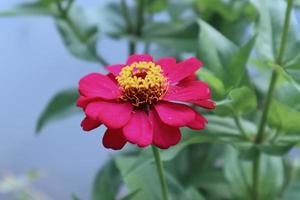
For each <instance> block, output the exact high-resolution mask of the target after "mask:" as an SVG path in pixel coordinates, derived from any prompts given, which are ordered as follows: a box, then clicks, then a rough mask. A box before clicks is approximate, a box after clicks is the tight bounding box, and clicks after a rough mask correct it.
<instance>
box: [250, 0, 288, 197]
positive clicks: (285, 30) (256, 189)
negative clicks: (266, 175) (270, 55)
mask: <svg viewBox="0 0 300 200" xmlns="http://www.w3.org/2000/svg"><path fill="white" fill-rule="evenodd" d="M292 7H293V0H288V5H287V8H286V11H285V19H284V27H283V32H282V35H281V43H280V48H279V53H278V56H277V58H276V61H275V62H276V64H278V65H281V64H282V61H283V56H284V51H285V48H286V41H287V36H288V30H289V24H290V16H291V11H292ZM278 76H279V74H278V72H277V71H276V70H273V72H272V76H271V81H270V85H269V89H268V93H267V96H266V100H265V105H264V109H263V114H262V118H261V121H260V124H259V128H258V132H257V137H256V138H255V144H260V143H262V141H263V138H264V132H265V127H266V124H267V119H268V114H269V110H270V106H271V103H272V98H273V94H274V91H275V86H276V82H277V79H278ZM260 157H261V156H260V152H259V151H258V150H257V152H256V154H255V158H254V160H253V174H252V176H253V200H259V198H260V195H259V176H260V175H259V174H260Z"/></svg>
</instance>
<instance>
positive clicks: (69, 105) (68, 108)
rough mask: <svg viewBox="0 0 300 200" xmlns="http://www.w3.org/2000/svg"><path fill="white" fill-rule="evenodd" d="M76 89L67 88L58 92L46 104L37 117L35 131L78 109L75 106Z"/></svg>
mask: <svg viewBox="0 0 300 200" xmlns="http://www.w3.org/2000/svg"><path fill="white" fill-rule="evenodd" d="M77 98H78V91H77V90H76V89H68V90H63V91H60V92H58V93H57V94H56V95H55V96H54V97H53V98H52V99H51V100H50V101H49V102H48V104H47V106H46V107H45V109H44V111H43V112H42V114H41V115H40V116H39V118H38V122H37V125H36V132H37V133H39V132H40V131H41V130H42V129H43V128H44V127H45V126H46V125H47V124H49V123H50V122H53V121H58V120H60V119H61V118H64V117H67V116H70V115H73V114H75V113H77V112H78V111H79V110H78V109H77V108H76V100H77Z"/></svg>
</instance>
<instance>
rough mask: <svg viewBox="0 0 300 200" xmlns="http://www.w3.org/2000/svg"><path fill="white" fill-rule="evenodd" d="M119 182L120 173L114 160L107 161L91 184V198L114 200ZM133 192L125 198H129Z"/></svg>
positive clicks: (94, 199)
mask: <svg viewBox="0 0 300 200" xmlns="http://www.w3.org/2000/svg"><path fill="white" fill-rule="evenodd" d="M121 183H122V182H121V175H120V172H119V170H118V168H117V166H116V164H115V162H114V160H110V161H108V162H107V163H106V165H105V166H103V167H102V169H101V170H100V171H99V172H98V174H97V176H96V179H95V181H94V184H93V193H92V199H93V200H102V199H103V200H115V199H116V195H117V193H118V191H119V188H120V186H121ZM134 194H135V193H134ZM134 194H132V195H130V196H127V197H126V198H127V200H128V199H131V196H134ZM126 198H125V199H126ZM125 199H124V200H125Z"/></svg>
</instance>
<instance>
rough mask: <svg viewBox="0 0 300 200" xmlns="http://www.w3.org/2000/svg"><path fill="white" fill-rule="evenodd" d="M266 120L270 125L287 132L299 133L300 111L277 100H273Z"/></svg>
mask: <svg viewBox="0 0 300 200" xmlns="http://www.w3.org/2000/svg"><path fill="white" fill-rule="evenodd" d="M268 122H269V125H270V126H272V127H274V128H277V129H280V130H282V131H285V132H287V133H299V131H300V123H299V122H300V112H299V111H297V110H295V109H293V108H290V107H289V106H287V105H284V104H282V103H280V102H279V101H273V103H272V105H271V108H270V114H269V118H268Z"/></svg>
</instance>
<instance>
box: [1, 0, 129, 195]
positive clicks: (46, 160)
mask: <svg viewBox="0 0 300 200" xmlns="http://www.w3.org/2000/svg"><path fill="white" fill-rule="evenodd" d="M108 1H110V2H111V0H101V1H94V0H78V1H77V3H78V4H80V5H83V6H87V7H92V6H95V5H101V4H105V3H107V2H108ZM23 2H25V1H24V0H1V1H0V10H6V9H9V8H11V7H13V6H15V5H16V4H18V3H23ZM0 27H1V28H0V44H1V45H0V65H1V73H0V90H1V95H0V96H1V104H2V108H1V112H0V121H1V123H0V124H1V126H0V133H1V139H0V177H3V176H4V175H9V174H13V175H16V176H22V175H23V174H26V173H27V172H28V171H30V170H37V171H39V172H40V178H38V181H37V182H36V184H35V185H36V187H37V188H38V189H39V190H41V191H43V192H44V193H45V194H46V195H49V197H51V199H69V198H70V195H71V194H72V193H76V194H78V196H80V197H82V199H88V196H89V194H90V190H91V186H92V181H93V178H94V176H95V172H96V171H97V170H98V169H99V167H100V166H101V164H102V163H104V162H105V161H106V159H107V158H108V157H109V156H110V154H111V152H110V151H108V150H106V149H105V148H102V146H101V145H102V143H101V139H102V136H101V130H99V129H98V130H96V131H93V132H90V133H88V134H86V133H84V132H83V131H82V130H81V127H80V122H81V119H82V117H83V116H82V115H81V114H78V115H76V116H73V117H71V118H68V119H65V120H62V121H60V122H58V123H54V124H51V125H49V126H47V127H46V128H45V129H44V130H43V131H42V133H43V134H41V135H39V136H38V135H36V134H35V126H36V122H37V119H38V116H39V115H40V114H41V112H42V111H43V109H44V107H45V106H46V104H47V102H48V101H49V99H50V98H51V97H52V96H53V95H54V94H55V93H56V92H57V91H59V90H61V89H63V88H70V87H76V86H77V83H78V80H79V79H80V78H81V77H82V76H84V75H86V74H88V73H90V72H92V71H101V70H102V68H101V67H100V66H99V65H97V64H93V63H90V62H84V61H81V60H79V59H74V57H72V56H71V55H70V54H69V53H68V52H67V50H66V48H65V47H64V46H63V43H62V41H61V38H60V37H59V33H58V32H57V30H56V28H55V25H54V22H53V20H52V19H51V18H49V17H13V18H0ZM123 48H124V49H123ZM125 48H126V46H125V44H123V43H122V42H120V41H118V42H113V41H112V40H110V39H108V38H102V40H101V47H99V50H100V51H101V52H102V54H103V56H105V57H106V58H107V59H109V60H113V61H114V62H123V61H124V59H125V58H126V54H123V53H116V51H120V52H122V51H126V49H125ZM3 198H4V197H3ZM0 199H1V195H0Z"/></svg>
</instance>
